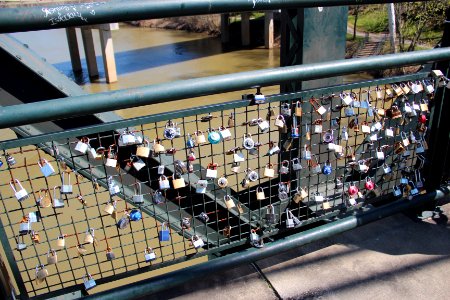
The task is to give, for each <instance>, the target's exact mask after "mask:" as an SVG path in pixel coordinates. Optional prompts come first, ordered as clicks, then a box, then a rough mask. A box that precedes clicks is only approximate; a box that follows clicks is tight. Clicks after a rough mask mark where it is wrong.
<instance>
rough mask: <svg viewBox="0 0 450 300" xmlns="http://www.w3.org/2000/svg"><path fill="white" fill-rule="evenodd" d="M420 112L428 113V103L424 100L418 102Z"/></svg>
mask: <svg viewBox="0 0 450 300" xmlns="http://www.w3.org/2000/svg"><path fill="white" fill-rule="evenodd" d="M420 110H421V111H423V112H428V101H427V100H425V99H421V100H420Z"/></svg>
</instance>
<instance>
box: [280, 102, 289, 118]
mask: <svg viewBox="0 0 450 300" xmlns="http://www.w3.org/2000/svg"><path fill="white" fill-rule="evenodd" d="M280 113H281V114H282V115H283V116H284V117H290V116H291V114H292V111H291V106H290V105H289V103H287V102H286V103H283V104H281V108H280Z"/></svg>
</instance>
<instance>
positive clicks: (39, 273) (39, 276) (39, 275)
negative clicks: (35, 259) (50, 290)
mask: <svg viewBox="0 0 450 300" xmlns="http://www.w3.org/2000/svg"><path fill="white" fill-rule="evenodd" d="M47 276H48V271H47V269H45V267H44V265H42V264H41V265H37V266H36V281H37V283H42V282H44V280H45V278H47Z"/></svg>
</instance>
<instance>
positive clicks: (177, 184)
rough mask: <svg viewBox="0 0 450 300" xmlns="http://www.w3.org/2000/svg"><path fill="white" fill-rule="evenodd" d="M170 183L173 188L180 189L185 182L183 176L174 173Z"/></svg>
mask: <svg viewBox="0 0 450 300" xmlns="http://www.w3.org/2000/svg"><path fill="white" fill-rule="evenodd" d="M172 185H173V188H174V189H181V188H184V187H185V186H186V182H185V181H184V178H183V177H182V176H181V175H176V174H174V176H173V180H172Z"/></svg>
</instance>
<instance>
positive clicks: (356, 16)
mask: <svg viewBox="0 0 450 300" xmlns="http://www.w3.org/2000/svg"><path fill="white" fill-rule="evenodd" d="M358 14H359V5H357V6H356V8H355V22H354V23H353V40H355V39H356V22H357V21H358Z"/></svg>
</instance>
